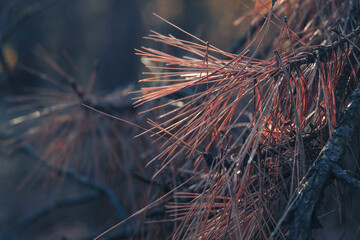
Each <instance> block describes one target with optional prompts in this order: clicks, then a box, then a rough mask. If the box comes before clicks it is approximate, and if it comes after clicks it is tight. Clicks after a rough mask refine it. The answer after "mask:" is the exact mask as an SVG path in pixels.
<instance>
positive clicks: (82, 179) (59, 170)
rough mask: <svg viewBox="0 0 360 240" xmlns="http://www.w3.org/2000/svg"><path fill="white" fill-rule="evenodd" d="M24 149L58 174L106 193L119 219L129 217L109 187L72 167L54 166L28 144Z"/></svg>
mask: <svg viewBox="0 0 360 240" xmlns="http://www.w3.org/2000/svg"><path fill="white" fill-rule="evenodd" d="M22 150H23V151H25V152H26V153H28V154H30V155H31V156H32V157H33V158H34V159H35V160H37V161H38V162H39V163H40V164H42V165H43V166H45V167H47V168H49V169H51V170H53V171H56V172H57V173H58V174H64V175H65V176H67V177H68V178H70V179H72V180H74V181H76V182H78V183H79V184H81V185H83V186H86V187H88V188H91V189H93V190H95V191H97V192H100V193H102V194H104V195H105V196H106V197H107V198H108V199H109V200H110V202H111V203H112V205H113V206H114V208H115V209H116V211H117V214H118V217H119V219H121V220H123V219H125V218H126V217H127V214H126V211H125V209H124V208H123V207H122V206H121V205H120V204H119V201H118V199H117V197H116V195H115V193H114V192H113V191H112V190H111V189H110V188H109V187H107V186H105V185H102V184H99V183H96V182H94V181H92V180H90V179H89V178H87V177H85V176H82V175H80V174H78V173H75V172H74V171H72V170H70V169H67V168H62V167H58V166H54V165H52V164H50V163H48V162H47V161H46V160H45V159H43V158H42V157H41V156H40V155H39V154H38V153H37V152H36V151H35V150H34V149H33V148H32V147H31V146H30V145H28V144H27V145H24V146H22Z"/></svg>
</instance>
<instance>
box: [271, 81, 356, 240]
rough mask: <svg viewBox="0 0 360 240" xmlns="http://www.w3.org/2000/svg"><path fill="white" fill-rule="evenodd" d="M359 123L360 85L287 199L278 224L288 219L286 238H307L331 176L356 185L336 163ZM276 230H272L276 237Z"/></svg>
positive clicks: (338, 161) (338, 162)
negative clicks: (330, 136)
mask: <svg viewBox="0 0 360 240" xmlns="http://www.w3.org/2000/svg"><path fill="white" fill-rule="evenodd" d="M359 123H360V84H358V86H357V88H356V90H355V91H354V93H353V94H352V101H351V103H350V104H349V106H348V108H347V110H346V111H345V113H344V116H343V120H342V121H341V122H340V123H339V125H338V126H337V127H336V129H335V131H334V133H333V136H332V138H331V139H330V140H329V141H328V143H327V144H326V145H325V146H324V148H323V149H322V151H321V152H320V155H319V156H318V158H317V160H316V161H315V162H314V164H313V166H312V167H311V169H310V171H309V174H308V175H307V177H306V179H303V181H302V185H301V188H300V190H299V191H298V194H297V196H296V197H295V198H294V199H293V200H292V201H291V202H290V204H289V206H288V208H287V210H286V211H285V213H284V215H283V217H282V218H281V220H280V221H279V223H278V226H277V228H276V229H278V228H279V227H280V224H282V222H283V221H284V220H285V219H287V224H288V226H289V231H288V234H287V239H307V238H308V237H309V234H310V231H311V223H312V216H313V214H314V209H315V206H316V204H318V202H319V201H320V200H321V197H322V195H323V192H324V190H325V188H326V187H327V186H328V185H329V183H330V180H331V178H332V176H333V175H335V176H337V177H340V178H341V179H343V180H344V179H346V181H347V182H349V183H352V185H356V186H357V183H358V182H357V181H354V179H350V178H349V177H348V176H347V175H346V174H344V173H343V172H340V170H339V168H338V167H337V164H340V161H341V158H342V156H343V154H344V153H345V150H346V149H347V146H348V142H350V140H351V137H352V135H353V133H354V132H355V129H356V128H357V127H358V126H359ZM275 234H276V230H275V231H274V232H273V236H275Z"/></svg>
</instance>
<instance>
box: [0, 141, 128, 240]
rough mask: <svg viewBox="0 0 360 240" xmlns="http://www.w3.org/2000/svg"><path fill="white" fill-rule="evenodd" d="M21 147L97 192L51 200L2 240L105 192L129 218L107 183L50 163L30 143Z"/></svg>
mask: <svg viewBox="0 0 360 240" xmlns="http://www.w3.org/2000/svg"><path fill="white" fill-rule="evenodd" d="M20 147H21V150H22V151H24V152H25V153H27V154H29V155H30V156H31V157H32V158H33V159H35V160H36V161H37V162H38V163H40V164H41V165H43V166H45V167H47V168H49V169H50V170H53V171H55V172H56V173H57V174H63V175H65V176H66V177H68V178H69V179H72V180H73V181H75V182H78V183H79V184H81V185H83V186H85V187H87V188H90V189H92V190H95V193H94V192H93V193H89V194H85V195H83V196H79V197H73V198H64V199H59V200H56V201H54V202H51V203H49V204H47V205H45V206H44V207H42V208H41V209H38V210H36V211H34V212H32V213H31V214H29V215H26V216H24V217H22V218H20V219H19V220H18V221H17V222H15V223H14V224H13V225H12V226H11V227H10V228H9V229H8V230H7V231H5V232H3V233H1V234H0V240H6V239H9V238H11V237H13V236H14V234H16V232H18V231H20V230H22V229H23V228H25V227H27V226H28V225H29V224H31V223H32V222H34V221H37V220H38V219H40V218H41V217H43V216H45V215H47V214H49V213H50V212H52V211H54V210H56V209H61V208H66V207H72V206H75V205H80V204H84V203H86V202H89V201H91V200H93V199H95V198H97V197H99V194H103V195H105V196H106V197H107V198H108V199H109V201H110V202H111V204H112V205H113V207H114V208H115V209H116V212H117V216H118V218H119V219H120V220H124V219H126V218H127V213H126V210H125V208H124V207H122V206H121V205H120V204H119V201H118V199H117V197H116V195H115V193H114V192H113V191H112V190H111V189H110V188H109V187H107V186H106V185H102V184H99V183H96V182H94V181H92V180H91V179H89V178H87V177H85V176H82V175H80V174H78V173H75V172H74V171H72V170H70V169H66V168H61V167H58V166H54V165H52V164H50V163H49V162H47V161H46V160H45V159H43V158H42V157H41V156H40V155H39V154H38V153H37V152H36V151H35V150H34V149H33V148H32V146H30V145H29V144H26V145H23V146H20ZM126 229H127V228H126ZM127 230H128V229H127ZM126 234H127V235H128V234H130V233H126ZM126 234H125V235H126ZM125 235H124V236H125Z"/></svg>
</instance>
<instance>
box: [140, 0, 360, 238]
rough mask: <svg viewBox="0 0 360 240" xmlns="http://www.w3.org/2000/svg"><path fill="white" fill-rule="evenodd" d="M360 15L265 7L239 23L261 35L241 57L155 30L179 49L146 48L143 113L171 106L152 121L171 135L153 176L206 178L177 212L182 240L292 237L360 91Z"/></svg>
mask: <svg viewBox="0 0 360 240" xmlns="http://www.w3.org/2000/svg"><path fill="white" fill-rule="evenodd" d="M358 16H359V2H358V1H335V0H333V1H317V0H306V1H301V2H299V1H292V0H289V1H255V7H254V9H249V14H248V15H246V16H243V17H241V18H239V19H238V20H237V21H236V24H242V23H243V22H244V21H250V25H249V29H255V30H254V31H250V32H247V36H246V38H247V41H246V44H244V45H243V46H242V48H243V49H242V50H241V52H240V53H239V54H236V53H228V52H225V51H222V50H220V49H218V48H216V47H215V46H212V45H211V44H209V43H208V42H206V41H203V40H201V39H199V38H197V37H196V36H194V35H191V34H190V33H187V32H186V31H185V30H183V29H181V28H179V27H177V26H175V25H173V26H174V27H175V28H177V29H178V30H179V31H181V32H183V33H186V34H188V35H189V36H190V37H191V38H192V39H193V40H191V41H189V40H182V39H178V38H176V37H174V36H172V35H170V36H165V35H162V34H160V33H157V32H154V31H152V32H151V34H150V35H149V36H148V37H147V39H149V40H151V41H155V42H158V43H161V44H164V45H166V46H168V47H167V48H166V49H170V50H171V49H173V50H174V49H176V50H174V51H173V52H174V54H173V53H171V51H170V50H169V52H163V51H159V50H156V49H151V48H146V47H144V48H142V49H140V50H137V54H139V55H141V56H143V58H144V59H145V62H148V63H151V64H150V65H149V68H150V69H151V71H150V72H149V73H146V74H150V75H151V76H149V77H148V78H145V79H143V80H141V82H143V83H144V85H145V86H144V87H143V88H142V89H141V91H140V94H141V96H140V97H138V98H137V101H136V103H135V104H136V106H139V105H142V104H146V103H148V102H153V101H156V100H157V99H167V101H165V103H164V102H161V104H159V105H158V106H156V107H153V108H151V109H149V111H151V110H155V109H164V114H162V115H160V116H159V117H158V119H156V120H151V119H148V123H149V124H151V125H152V126H153V127H152V128H151V129H150V130H151V132H152V133H153V135H154V137H157V138H159V139H163V138H164V137H165V138H167V141H165V142H164V144H163V151H162V152H161V154H159V155H158V156H157V157H156V158H154V159H153V160H152V161H150V163H152V162H153V161H155V160H160V161H161V163H162V167H161V168H160V169H159V171H158V172H156V173H155V175H154V177H156V176H157V175H158V174H160V173H161V172H162V171H164V170H165V169H167V168H169V167H171V166H176V167H177V168H178V170H177V171H178V172H180V173H181V172H182V171H189V170H191V173H192V174H191V181H192V182H194V179H196V181H195V184H194V185H190V186H188V187H183V188H182V189H181V191H180V190H179V191H175V192H174V199H172V200H171V201H170V202H168V204H167V209H168V213H169V214H170V216H171V217H172V218H171V219H172V220H173V221H175V222H178V223H179V224H178V225H177V227H176V230H175V232H174V234H173V239H225V238H226V239H228V238H229V239H267V238H269V236H271V233H272V232H273V231H274V229H276V231H277V235H276V239H277V238H280V239H282V238H285V236H286V233H287V229H288V226H287V225H286V224H282V225H281V226H278V222H279V220H280V218H281V216H282V214H283V209H285V207H286V206H287V204H288V203H289V201H290V200H291V199H293V198H294V197H295V196H296V195H297V193H298V191H299V189H300V188H301V180H302V179H303V178H304V177H306V176H307V172H308V170H309V168H310V167H311V165H312V164H313V162H314V160H315V159H316V157H317V155H318V154H319V152H320V150H321V149H322V147H323V146H324V145H325V143H326V142H327V141H328V139H329V138H331V136H332V134H333V132H334V128H335V126H336V124H337V123H338V122H339V118H340V115H341V114H340V113H341V112H342V111H343V110H344V109H345V108H346V106H347V105H348V103H349V101H350V94H351V92H352V91H354V89H355V87H356V86H357V84H358V77H357V74H358V70H359V66H360V65H359V60H358V59H359V50H360V49H359V47H358V45H357V44H358V39H359V33H360V28H359V19H358ZM249 19H250V20H249ZM164 21H166V20H164ZM169 24H171V23H169ZM250 35H252V36H250ZM176 53H180V54H182V56H178V55H176ZM154 132H155V133H154ZM189 166H192V167H189Z"/></svg>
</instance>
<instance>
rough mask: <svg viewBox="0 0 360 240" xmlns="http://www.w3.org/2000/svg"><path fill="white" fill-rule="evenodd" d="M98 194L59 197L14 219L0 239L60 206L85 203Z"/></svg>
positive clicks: (4, 239)
mask: <svg viewBox="0 0 360 240" xmlns="http://www.w3.org/2000/svg"><path fill="white" fill-rule="evenodd" d="M98 196H99V194H98V193H91V194H87V195H84V196H81V197H76V198H65V199H60V200H57V201H54V202H51V203H49V204H47V205H45V206H44V207H42V208H41V209H39V210H37V211H35V212H33V213H31V214H29V215H27V216H25V217H23V218H21V219H19V220H18V221H16V223H15V224H13V225H12V226H11V227H10V228H8V229H7V230H6V231H5V232H4V233H2V234H1V235H0V240H6V239H10V238H11V237H13V236H14V235H16V233H18V232H19V231H20V230H22V229H24V228H25V227H27V226H28V225H30V224H32V223H34V222H35V221H37V220H39V219H40V218H42V217H44V216H46V215H47V214H49V213H51V212H53V211H55V210H58V209H60V208H66V207H73V206H75V205H80V204H84V203H87V202H89V201H91V200H93V199H95V198H97V197H98Z"/></svg>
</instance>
